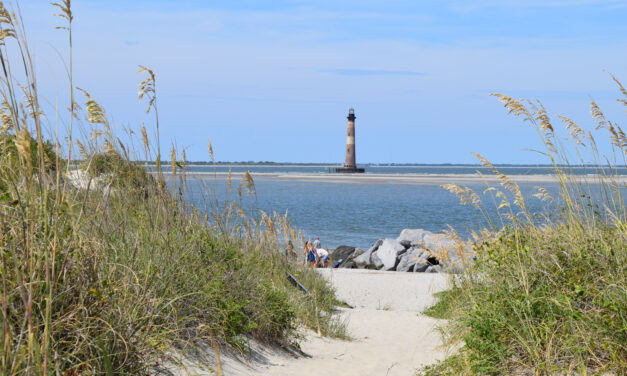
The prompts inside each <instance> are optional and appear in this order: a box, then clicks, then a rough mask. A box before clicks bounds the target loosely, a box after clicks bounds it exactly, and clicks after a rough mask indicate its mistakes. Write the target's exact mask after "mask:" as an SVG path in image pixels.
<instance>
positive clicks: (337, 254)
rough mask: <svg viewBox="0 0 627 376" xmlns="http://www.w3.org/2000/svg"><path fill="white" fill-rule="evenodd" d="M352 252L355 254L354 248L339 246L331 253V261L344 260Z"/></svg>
mask: <svg viewBox="0 0 627 376" xmlns="http://www.w3.org/2000/svg"><path fill="white" fill-rule="evenodd" d="M353 252H355V247H351V246H348V245H341V246H339V247H337V248H335V250H333V251H332V252H331V259H332V260H333V261H338V260H346V259H348V256H350V255H351V254H352V253H353Z"/></svg>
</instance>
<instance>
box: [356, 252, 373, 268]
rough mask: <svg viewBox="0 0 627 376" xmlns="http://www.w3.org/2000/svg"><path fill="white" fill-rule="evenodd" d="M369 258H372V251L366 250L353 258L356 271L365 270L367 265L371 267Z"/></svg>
mask: <svg viewBox="0 0 627 376" xmlns="http://www.w3.org/2000/svg"><path fill="white" fill-rule="evenodd" d="M370 256H372V251H371V250H368V251H366V252H364V253H362V254H361V255H359V256H357V257H355V258H354V259H353V262H354V263H355V266H356V267H357V268H358V269H365V268H366V267H367V266H368V265H371V263H370Z"/></svg>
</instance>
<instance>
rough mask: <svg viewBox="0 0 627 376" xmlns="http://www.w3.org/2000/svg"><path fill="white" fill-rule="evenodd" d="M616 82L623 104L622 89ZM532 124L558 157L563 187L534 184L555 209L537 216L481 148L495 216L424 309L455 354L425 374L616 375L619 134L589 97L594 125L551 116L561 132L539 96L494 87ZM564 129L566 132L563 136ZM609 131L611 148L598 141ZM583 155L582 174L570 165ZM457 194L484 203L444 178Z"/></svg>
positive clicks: (622, 294) (622, 259) (624, 310)
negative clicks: (588, 127)
mask: <svg viewBox="0 0 627 376" xmlns="http://www.w3.org/2000/svg"><path fill="white" fill-rule="evenodd" d="M612 78H613V79H614V81H615V82H616V84H617V85H618V88H619V90H620V93H621V95H622V97H621V98H619V99H618V101H619V102H620V103H622V104H623V105H626V106H627V91H626V90H625V88H624V87H623V86H622V85H621V84H620V82H619V81H618V80H617V79H615V78H614V77H613V76H612ZM496 97H497V98H498V99H499V100H500V101H501V102H503V103H504V105H505V107H506V109H507V110H508V111H509V112H510V113H511V114H513V115H515V116H518V117H521V118H522V119H523V120H524V121H525V122H526V123H529V124H531V125H532V127H533V128H534V129H535V131H536V132H537V133H538V136H539V138H540V140H541V141H542V144H543V145H544V150H542V151H539V152H540V153H542V154H543V155H545V156H546V157H547V158H548V162H550V163H551V164H552V165H553V166H554V175H555V177H556V179H557V181H558V182H559V188H560V189H559V192H558V193H559V194H557V195H556V194H552V193H551V192H549V191H548V190H546V189H545V188H543V187H537V189H538V192H537V194H536V195H535V196H536V199H541V200H544V201H546V202H547V204H551V205H552V206H553V208H554V210H553V211H552V213H553V215H551V216H549V217H546V218H537V216H536V215H534V213H531V212H529V210H528V209H527V206H526V203H525V198H524V197H523V196H522V194H521V193H520V189H519V187H518V185H517V184H515V183H513V182H512V181H511V180H510V179H509V178H508V177H507V176H506V175H504V174H502V173H500V172H499V171H498V169H497V168H495V167H494V166H493V165H492V164H491V163H490V162H489V161H488V160H487V159H485V158H483V157H482V156H480V155H477V157H478V158H479V160H480V162H481V163H482V165H483V166H484V167H487V168H489V169H491V170H492V171H493V172H494V173H495V174H496V175H497V177H498V178H499V181H500V183H501V187H500V188H498V187H487V188H486V190H485V191H484V192H483V193H484V194H485V196H486V197H487V200H489V202H494V203H495V205H496V206H497V208H498V213H499V216H500V218H502V219H503V221H499V220H498V218H496V220H495V219H494V218H489V219H488V221H492V222H491V223H492V224H493V226H492V228H489V229H486V230H485V231H484V232H483V233H482V234H477V235H476V237H475V242H474V252H475V257H476V261H475V263H474V265H473V266H472V267H470V268H467V269H466V271H465V273H463V274H462V275H461V276H459V278H456V279H455V280H454V281H453V284H454V287H453V289H451V290H450V291H447V292H444V293H441V295H440V300H439V302H438V303H437V304H436V305H435V306H433V307H431V308H430V309H428V310H427V311H426V313H427V314H428V315H431V316H433V317H437V318H444V319H448V320H450V321H449V324H448V325H447V326H446V327H445V328H443V333H444V334H445V335H446V336H447V338H448V341H449V342H450V344H451V345H455V346H458V347H459V351H457V353H456V355H454V356H452V357H450V358H448V359H447V360H445V361H444V362H443V363H440V364H439V365H437V366H434V367H431V368H428V369H426V370H424V372H425V373H426V374H427V375H432V376H433V375H471V374H472V375H475V374H478V375H532V374H533V375H554V374H555V375H575V374H576V375H591V374H606V375H624V374H626V373H627V211H626V209H625V201H624V200H625V193H626V192H627V185H626V183H625V180H624V176H623V177H621V176H619V175H618V174H617V171H616V169H617V168H618V167H622V168H624V167H625V160H626V159H625V157H626V156H627V137H626V136H625V133H624V131H623V130H622V129H621V127H620V126H619V125H618V124H617V123H615V122H613V121H610V120H608V119H606V117H605V115H604V114H603V112H602V111H601V109H600V108H599V106H598V105H597V104H596V103H595V102H594V101H592V102H591V104H590V107H591V112H592V118H593V121H594V123H595V128H596V130H597V131H599V132H604V133H605V135H602V136H601V137H599V136H598V133H595V134H596V135H597V136H596V137H595V136H594V135H593V132H586V131H584V130H583V129H582V127H580V126H579V125H578V124H576V123H575V122H574V121H573V120H571V119H570V118H568V117H565V116H559V120H560V123H562V124H563V125H564V128H565V132H562V131H560V130H558V129H557V124H555V123H554V122H553V120H552V119H551V118H550V117H549V115H548V114H547V111H546V110H545V109H544V107H542V105H541V104H540V103H538V102H530V101H524V100H515V99H513V98H511V97H507V96H504V95H496ZM564 133H565V135H564ZM606 137H607V139H608V141H609V144H610V145H609V146H610V148H611V152H610V154H609V155H607V156H603V155H602V154H601V152H600V151H599V147H598V142H599V140H600V139H605V138H606ZM581 166H585V167H586V168H587V169H588V173H589V175H579V176H577V175H575V174H573V173H572V169H573V168H575V167H581ZM445 188H446V189H448V190H450V191H451V192H453V193H455V194H457V195H458V196H459V198H460V200H461V203H462V204H468V205H473V206H475V207H476V208H477V209H478V210H480V211H481V212H483V213H486V211H485V207H486V204H484V202H483V201H484V199H483V198H482V197H481V193H480V192H479V193H477V192H474V191H473V190H472V189H470V188H469V187H463V186H457V185H447V186H446V187H445Z"/></svg>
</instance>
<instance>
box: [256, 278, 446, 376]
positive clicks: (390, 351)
mask: <svg viewBox="0 0 627 376" xmlns="http://www.w3.org/2000/svg"><path fill="white" fill-rule="evenodd" d="M323 273H324V274H325V276H327V277H328V278H329V279H330V280H331V281H332V283H333V285H334V286H335V288H336V289H337V296H338V298H339V299H340V300H343V301H345V302H347V303H348V304H350V305H352V306H354V307H355V308H353V309H343V310H342V311H343V312H342V314H344V315H345V317H346V318H347V320H348V330H349V333H350V335H351V337H353V340H352V341H341V340H334V339H329V338H319V337H318V336H317V335H316V334H315V333H311V332H310V333H308V334H307V337H306V338H305V340H304V341H303V342H302V343H301V347H302V350H303V351H304V352H305V353H307V354H309V355H311V358H299V359H293V358H291V359H290V358H284V359H275V364H273V365H269V366H264V367H261V368H260V369H258V370H257V371H256V372H255V373H252V374H254V375H277V376H279V375H281V376H283V375H284V376H288V375H304V376H313V375H328V376H331V375H346V376H351V375H355V376H368V375H373V376H374V375H377V376H382V375H390V376H394V375H399V376H400V375H415V374H416V369H419V368H421V367H422V366H425V365H428V364H433V363H435V362H437V361H438V360H441V359H443V358H444V357H445V356H446V355H447V354H446V352H445V350H444V349H442V348H440V347H441V344H442V341H441V338H440V334H439V332H438V331H437V329H436V327H437V325H439V324H442V322H441V321H439V320H435V319H432V318H429V317H426V316H424V315H421V314H420V312H421V311H422V310H424V309H425V308H427V307H429V306H430V305H432V304H433V303H434V297H433V293H434V292H437V291H441V290H443V289H444V288H445V287H446V285H447V276H446V275H443V274H425V273H399V272H379V271H369V270H354V269H327V270H324V271H323Z"/></svg>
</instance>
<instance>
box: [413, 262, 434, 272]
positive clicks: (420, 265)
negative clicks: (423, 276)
mask: <svg viewBox="0 0 627 376" xmlns="http://www.w3.org/2000/svg"><path fill="white" fill-rule="evenodd" d="M430 267H431V264H429V263H428V262H427V260H420V262H416V264H415V265H414V273H424V272H425V271H427V269H428V268H430Z"/></svg>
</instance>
